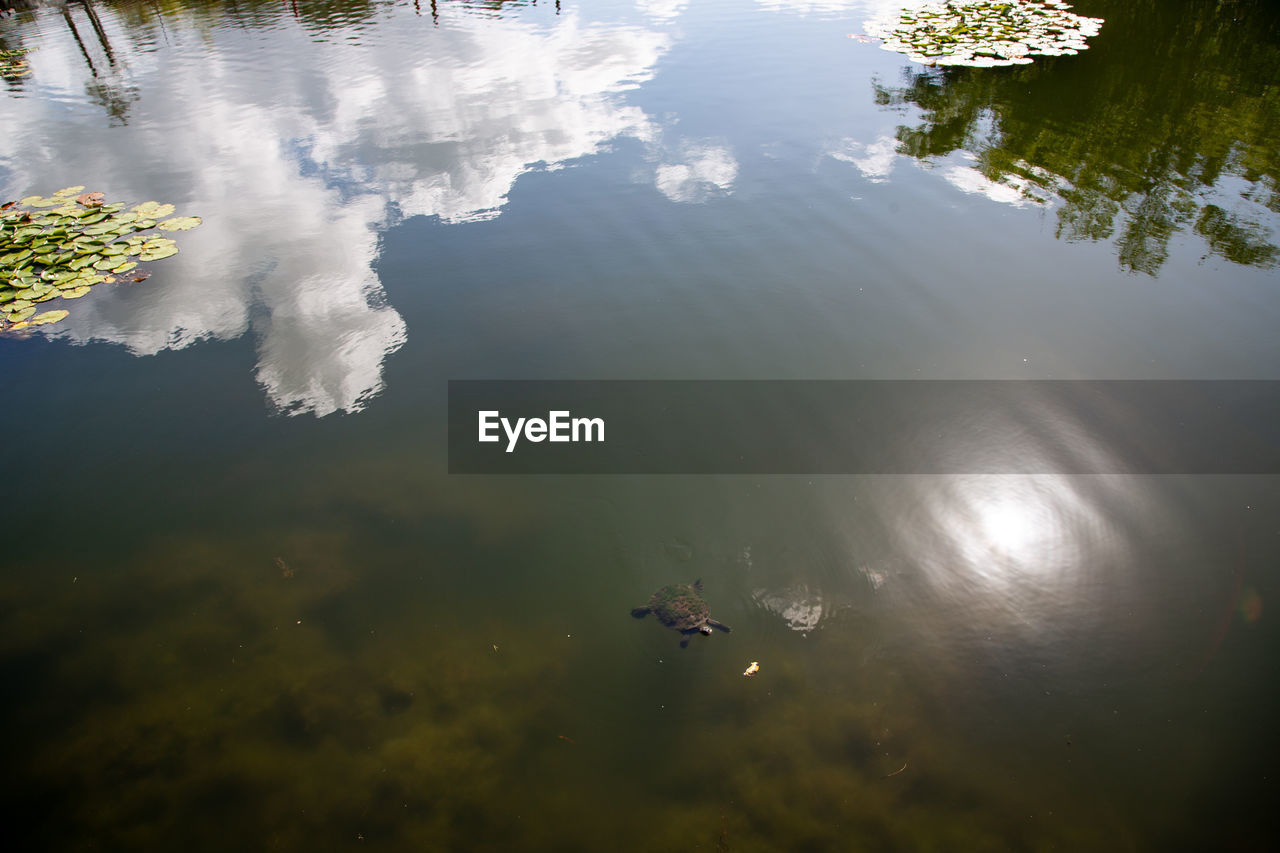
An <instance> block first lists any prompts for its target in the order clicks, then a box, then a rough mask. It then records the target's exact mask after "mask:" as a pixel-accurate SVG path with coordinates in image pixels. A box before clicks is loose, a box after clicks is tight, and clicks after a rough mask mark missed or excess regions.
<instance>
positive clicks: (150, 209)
mask: <svg viewBox="0 0 1280 853" xmlns="http://www.w3.org/2000/svg"><path fill="white" fill-rule="evenodd" d="M131 209H132V210H133V212H134V213H136V214H138V215H139V216H143V217H146V218H147V219H159V218H160V217H162V216H168V215H169V214H171V213H173V205H171V204H160V202H158V201H144V202H143V203H142V204H137V205H134V206H133V207H132V208H131Z"/></svg>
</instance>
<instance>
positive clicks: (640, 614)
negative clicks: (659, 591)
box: [631, 607, 649, 619]
mask: <svg viewBox="0 0 1280 853" xmlns="http://www.w3.org/2000/svg"><path fill="white" fill-rule="evenodd" d="M631 615H632V616H634V617H635V618H637V619H643V618H644V617H646V616H648V615H649V608H647V607H633V608H631Z"/></svg>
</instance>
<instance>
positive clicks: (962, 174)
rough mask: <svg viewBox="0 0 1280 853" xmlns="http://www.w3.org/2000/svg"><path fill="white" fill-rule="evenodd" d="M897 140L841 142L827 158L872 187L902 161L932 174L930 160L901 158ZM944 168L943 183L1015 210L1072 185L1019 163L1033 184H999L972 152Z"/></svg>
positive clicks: (1009, 179) (1023, 180) (1014, 180)
mask: <svg viewBox="0 0 1280 853" xmlns="http://www.w3.org/2000/svg"><path fill="white" fill-rule="evenodd" d="M897 144H898V143H897V140H896V139H895V138H894V137H892V136H887V135H886V136H881V137H879V138H877V139H876V141H875V142H871V143H863V142H858V141H856V140H853V139H844V140H841V141H840V142H839V143H838V144H837V145H836V146H834V147H832V148H830V149H828V150H827V155H828V156H830V157H832V158H833V159H836V160H840V161H842V162H844V163H850V164H852V165H853V167H854V168H855V169H857V170H858V172H859V173H861V175H862V176H863V177H864V178H866V179H867V180H869V181H871V182H872V183H877V184H878V183H884V182H885V181H887V180H889V177H890V175H892V174H893V170H894V168H895V166H897V164H898V162H899V160H902V159H905V160H907V161H908V162H910V163H911V164H912V165H914V166H916V167H917V168H920V169H925V170H932V168H933V166H934V165H935V164H933V163H932V162H930V161H928V160H917V159H915V158H911V157H905V156H904V155H900V154H898V151H897ZM950 160H951V161H952V162H948V163H946V164H945V166H944V167H943V168H940V169H938V170H937V172H938V174H940V175H942V178H943V180H945V181H946V182H947V183H949V184H951V185H952V186H953V187H955V188H956V189H958V190H962V191H963V192H966V193H969V194H971V195H982V196H986V197H987V198H988V199H990V200H991V201H997V202H1000V203H1001V204H1010V205H1013V206H1014V207H1033V206H1037V205H1044V204H1046V203H1048V202H1051V201H1053V200H1054V198H1055V195H1054V193H1055V192H1059V193H1060V192H1061V191H1062V189H1063V188H1064V187H1066V186H1068V184H1067V183H1066V182H1065V181H1063V180H1062V179H1061V178H1058V177H1057V176H1056V175H1053V174H1052V173H1050V172H1048V171H1046V170H1044V169H1041V168H1038V167H1036V166H1032V165H1031V164H1030V163H1026V162H1018V163H1016V164H1015V165H1016V166H1017V167H1018V168H1019V169H1021V170H1022V171H1023V172H1025V173H1026V174H1027V175H1031V176H1033V177H1034V178H1035V179H1036V180H1034V181H1033V180H1031V179H1030V178H1028V177H1024V176H1023V175H1018V174H1012V173H1006V174H1002V175H1000V176H999V180H992V179H991V178H989V177H987V176H986V175H984V174H983V173H982V172H980V171H979V170H978V169H976V168H974V167H973V166H972V165H969V164H970V163H972V162H974V160H975V158H974V156H973V155H972V154H969V153H968V152H960V153H957V154H955V155H953V156H952V157H951V158H950Z"/></svg>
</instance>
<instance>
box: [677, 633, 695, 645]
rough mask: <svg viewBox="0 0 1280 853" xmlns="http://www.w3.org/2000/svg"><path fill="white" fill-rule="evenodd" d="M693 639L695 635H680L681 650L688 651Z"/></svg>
mask: <svg viewBox="0 0 1280 853" xmlns="http://www.w3.org/2000/svg"><path fill="white" fill-rule="evenodd" d="M692 637H693V634H685V633H682V634H681V635H680V648H682V649H687V648H688V647H689V640H690V638H692Z"/></svg>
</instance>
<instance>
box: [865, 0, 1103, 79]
mask: <svg viewBox="0 0 1280 853" xmlns="http://www.w3.org/2000/svg"><path fill="white" fill-rule="evenodd" d="M1069 8H1071V7H1070V6H1069V5H1068V4H1066V3H1062V2H1059V0H1041V2H1037V0H1008V2H992V0H968V2H964V0H960V2H945V3H931V4H929V5H927V6H923V7H919V8H913V9H903V10H900V11H898V12H897V13H896V14H895V15H894V16H893V17H890V18H887V19H878V20H874V21H871V22H870V23H869V24H868V25H867V33H868V35H871V36H874V37H876V38H879V39H882V40H883V41H884V45H883V46H884V49H885V50H892V51H895V52H897V53H905V54H906V55H907V57H908V58H909V59H912V60H914V61H916V62H920V63H923V64H925V65H973V66H987V67H989V66H994V65H1026V64H1028V63H1030V62H1031V57H1032V56H1033V55H1039V56H1065V55H1070V54H1076V53H1079V52H1080V51H1082V50H1085V49H1086V48H1087V47H1088V46H1089V45H1088V44H1087V43H1086V41H1085V39H1086V38H1088V37H1089V36H1094V35H1097V34H1098V31H1099V30H1100V29H1101V28H1102V19H1101V18H1086V17H1083V16H1081V15H1076V14H1074V13H1072V12H1068V11H1067V9H1069Z"/></svg>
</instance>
